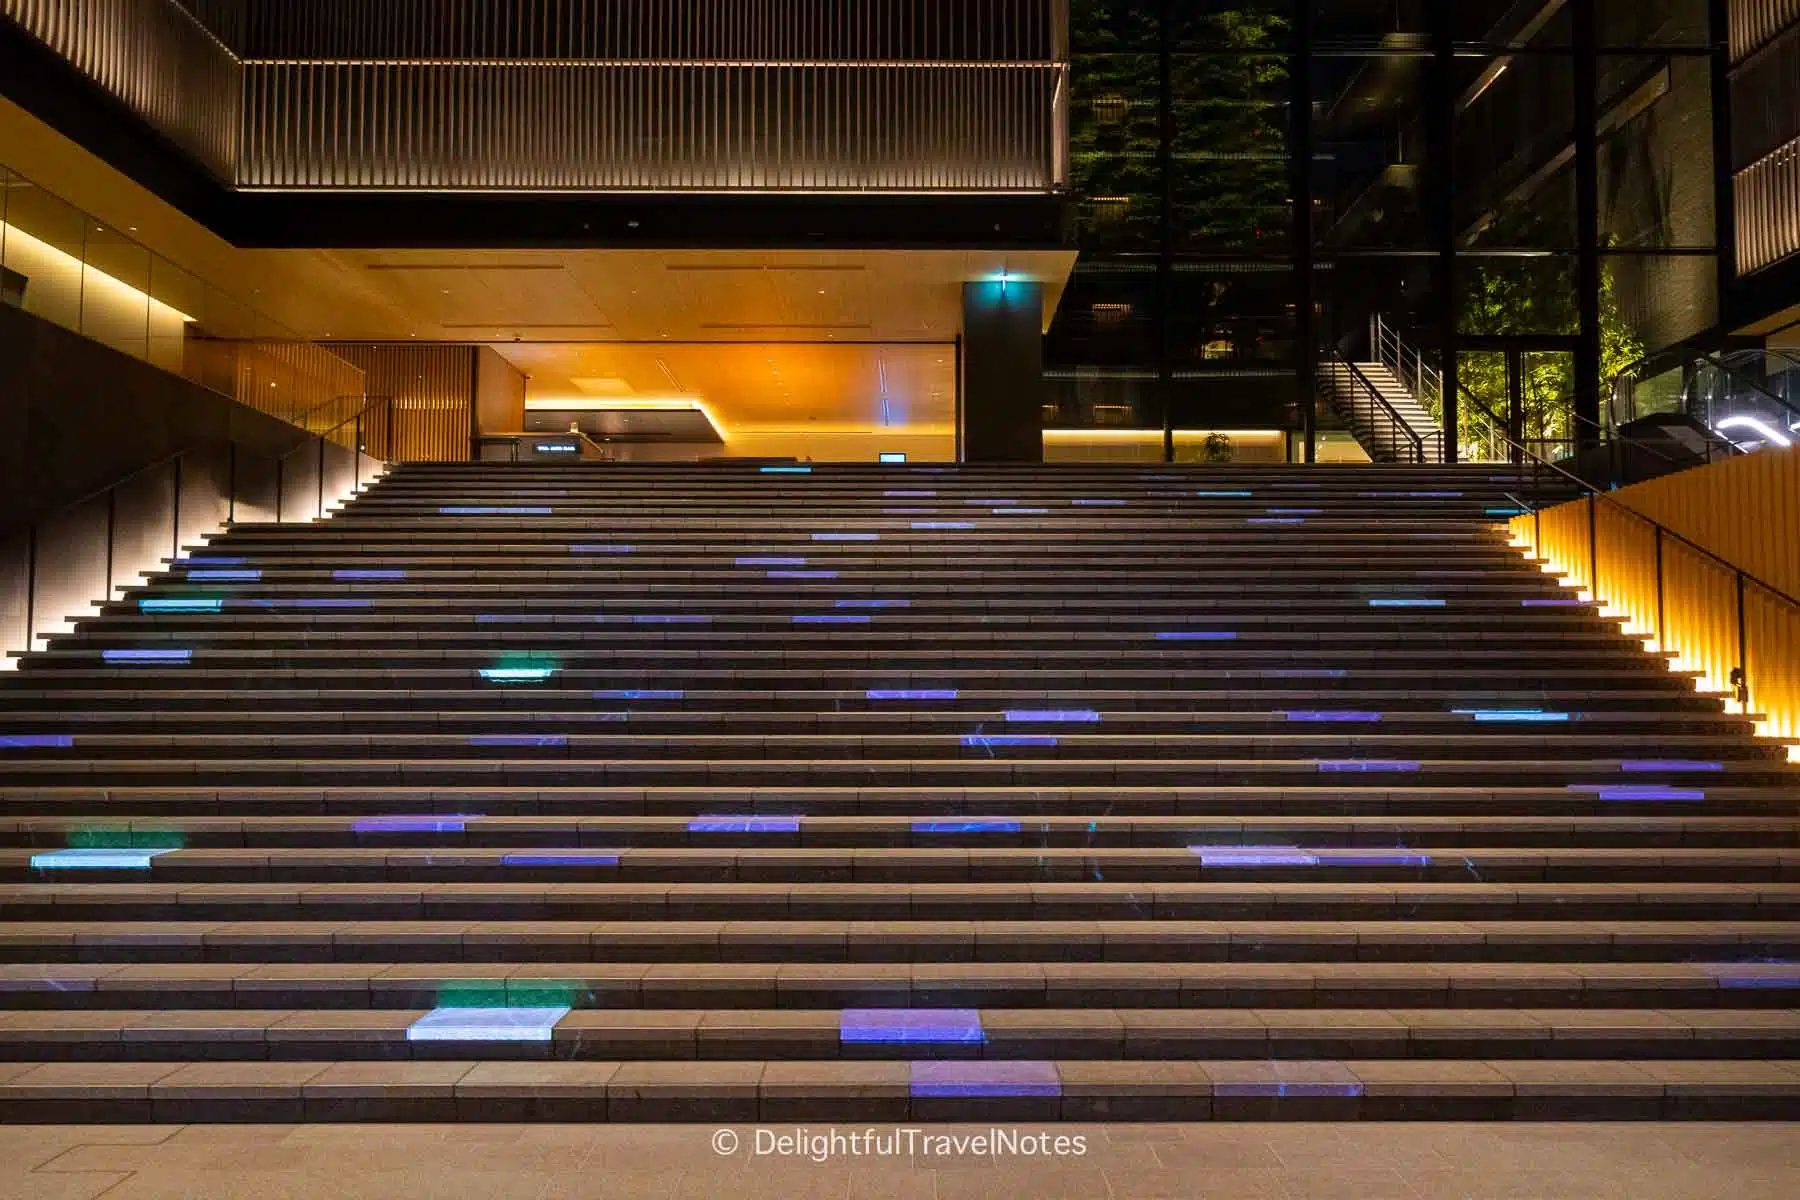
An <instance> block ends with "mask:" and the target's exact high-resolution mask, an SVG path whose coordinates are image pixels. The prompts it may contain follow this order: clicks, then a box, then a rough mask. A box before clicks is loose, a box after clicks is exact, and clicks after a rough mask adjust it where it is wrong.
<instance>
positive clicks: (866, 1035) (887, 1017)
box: [838, 1008, 987, 1046]
mask: <svg viewBox="0 0 1800 1200" xmlns="http://www.w3.org/2000/svg"><path fill="white" fill-rule="evenodd" d="M838 1040H839V1041H841V1042H845V1043H848V1044H852V1045H897V1046H911V1045H929V1044H949V1045H959V1046H968V1045H979V1044H980V1043H982V1042H985V1041H987V1034H986V1033H984V1032H983V1031H982V1028H981V1013H980V1012H978V1011H976V1010H975V1009H972V1008H846V1009H844V1010H843V1011H842V1012H840V1013H839V1014H838Z"/></svg>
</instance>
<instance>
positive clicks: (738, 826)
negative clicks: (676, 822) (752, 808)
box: [688, 813, 800, 833]
mask: <svg viewBox="0 0 1800 1200" xmlns="http://www.w3.org/2000/svg"><path fill="white" fill-rule="evenodd" d="M688 832H689V833H799V832H800V818H799V817H797V816H781V815H779V814H771V815H766V816H765V815H762V814H757V813H751V814H745V815H738V816H732V815H717V816H705V817H695V818H694V819H693V820H691V821H689V822H688Z"/></svg>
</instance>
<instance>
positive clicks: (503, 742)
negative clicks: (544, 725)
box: [469, 733, 569, 747]
mask: <svg viewBox="0 0 1800 1200" xmlns="http://www.w3.org/2000/svg"><path fill="white" fill-rule="evenodd" d="M568 744H569V739H568V738H567V737H565V736H563V735H562V734H559V733H546V734H531V733H478V734H475V735H474V736H472V737H471V738H469V745H471V746H535V747H551V746H567V745H568Z"/></svg>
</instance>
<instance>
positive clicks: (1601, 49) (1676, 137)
mask: <svg viewBox="0 0 1800 1200" xmlns="http://www.w3.org/2000/svg"><path fill="white" fill-rule="evenodd" d="M1722 8H1723V5H1721V4H1719V3H1717V0H1457V2H1456V3H1454V4H1446V3H1433V2H1431V0H1244V2H1240V3H1196V2H1193V0H1188V2H1186V3H1168V2H1164V0H1074V4H1073V6H1072V14H1071V19H1072V37H1071V41H1072V48H1073V59H1074V68H1073V80H1072V83H1073V102H1072V109H1071V125H1072V188H1073V190H1074V193H1075V206H1076V214H1077V215H1076V220H1077V222H1078V229H1077V236H1078V244H1079V245H1080V248H1081V259H1080V262H1079V264H1078V265H1077V267H1076V273H1075V277H1074V279H1073V280H1072V282H1071V286H1070V289H1069V292H1068V294H1067V296H1066V297H1065V299H1064V301H1063V305H1062V308H1061V310H1060V312H1059V314H1058V316H1057V320H1056V322H1055V325H1054V327H1053V329H1052V332H1051V338H1050V343H1049V346H1048V348H1047V356H1046V358H1047V363H1048V365H1049V374H1050V392H1049V394H1050V396H1051V403H1050V406H1049V408H1048V410H1047V412H1046V426H1047V427H1049V428H1051V429H1053V430H1054V429H1058V428H1062V429H1065V430H1073V429H1088V430H1094V429H1098V430H1118V431H1127V430H1131V431H1137V432H1136V433H1134V434H1129V435H1128V434H1125V433H1123V432H1120V433H1116V434H1112V435H1110V436H1114V437H1121V438H1129V439H1130V440H1133V441H1134V442H1135V443H1137V444H1139V445H1142V444H1144V443H1145V442H1146V440H1149V441H1151V442H1153V441H1154V438H1153V437H1152V436H1151V435H1152V434H1154V435H1160V436H1161V437H1162V446H1161V447H1160V449H1161V451H1162V453H1161V454H1160V455H1157V457H1165V456H1167V457H1180V458H1188V457H1195V456H1197V455H1202V454H1204V449H1203V447H1202V448H1200V449H1196V446H1195V445H1193V444H1190V443H1189V440H1188V439H1184V438H1181V437H1179V436H1170V435H1171V433H1173V432H1175V431H1185V430H1226V431H1230V430H1246V431H1247V430H1255V429H1265V430H1266V429H1278V430H1282V431H1284V432H1286V433H1287V434H1288V435H1289V436H1290V440H1291V453H1292V455H1293V457H1295V458H1300V457H1304V456H1306V455H1308V453H1309V452H1310V449H1311V445H1312V444H1313V443H1316V442H1320V441H1323V443H1325V444H1326V445H1327V447H1329V446H1330V445H1331V444H1332V443H1333V441H1334V439H1336V440H1341V439H1342V437H1343V435H1341V434H1335V433H1334V426H1335V424H1336V422H1335V421H1334V418H1333V414H1332V412H1331V405H1330V403H1329V401H1328V399H1325V398H1318V397H1317V393H1316V392H1315V388H1314V383H1315V380H1316V378H1317V370H1318V368H1317V363H1318V360H1319V357H1320V356H1323V355H1330V354H1338V355H1341V356H1342V357H1344V358H1346V359H1348V360H1350V361H1354V362H1368V361H1372V360H1386V361H1387V362H1388V364H1389V365H1390V366H1391V367H1393V368H1395V374H1396V375H1397V376H1399V377H1400V378H1402V379H1403V380H1404V381H1405V383H1406V384H1407V385H1408V388H1409V390H1410V391H1412V392H1413V393H1414V395H1415V398H1416V399H1418V400H1420V401H1421V403H1423V404H1424V406H1425V407H1426V408H1427V409H1428V410H1429V411H1430V412H1431V414H1432V417H1433V418H1434V420H1436V421H1438V422H1440V423H1441V424H1442V425H1443V426H1444V428H1445V429H1446V431H1447V432H1448V433H1449V434H1450V436H1449V437H1448V438H1447V439H1446V441H1447V444H1449V445H1452V446H1454V448H1455V452H1456V454H1457V456H1458V457H1470V456H1474V457H1493V456H1503V455H1504V453H1505V452H1506V451H1507V445H1506V439H1507V438H1508V437H1510V438H1511V439H1512V440H1513V441H1519V440H1528V441H1530V442H1533V443H1536V445H1535V446H1534V448H1535V449H1539V450H1541V452H1544V453H1547V454H1551V455H1562V454H1567V453H1570V452H1572V450H1573V449H1574V448H1575V447H1576V445H1577V444H1578V443H1579V442H1581V441H1584V440H1586V439H1588V438H1591V437H1598V436H1599V434H1600V424H1599V423H1600V422H1601V421H1602V418H1603V412H1602V405H1601V402H1600V398H1601V396H1602V395H1603V394H1605V392H1606V390H1607V388H1608V386H1609V382H1610V380H1611V378H1612V377H1613V376H1614V375H1617V374H1618V373H1620V372H1621V371H1623V370H1625V369H1626V368H1627V367H1628V366H1630V365H1631V364H1632V363H1634V362H1635V361H1637V360H1638V359H1641V358H1642V357H1644V356H1645V355H1647V354H1650V353H1654V352H1657V351H1659V350H1662V349H1665V348H1667V347H1669V346H1671V345H1674V344H1676V343H1679V342H1682V341H1684V340H1687V339H1691V338H1694V337H1696V336H1697V335H1702V334H1705V333H1707V332H1709V331H1711V330H1713V329H1714V327H1715V326H1716V324H1717V322H1718V305H1719V290H1720V268H1719V261H1720V240H1721V239H1720V237H1719V234H1718V219H1717V218H1718V213H1719V211H1720V207H1721V205H1720V200H1721V197H1722V196H1727V195H1728V194H1729V193H1728V192H1726V191H1724V190H1723V189H1724V187H1725V186H1726V185H1724V184H1723V183H1722V182H1721V174H1720V170H1719V168H1720V167H1722V166H1723V165H1724V164H1723V163H1722V162H1721V161H1719V160H1718V159H1717V157H1716V156H1715V153H1714V146H1715V143H1716V136H1717V129H1718V128H1719V125H1718V123H1717V122H1715V121H1714V115H1715V96H1717V95H1719V94H1720V91H1721V87H1722V81H1723V78H1724V74H1723V71H1722V69H1721V64H1722V61H1723V49H1722V47H1723V39H1724V30H1723V28H1722V24H1723V23H1722V20H1721V19H1720V18H1719V13H1718V10H1720V9H1722ZM1296 197H1304V202H1303V203H1298V204H1297V203H1296V202H1295V198H1296ZM1053 436H1054V435H1053ZM1068 436H1074V435H1072V434H1071V435H1068ZM1216 449H1217V448H1216V447H1215V450H1216Z"/></svg>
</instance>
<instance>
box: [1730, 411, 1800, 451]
mask: <svg viewBox="0 0 1800 1200" xmlns="http://www.w3.org/2000/svg"><path fill="white" fill-rule="evenodd" d="M1727 429H1748V430H1749V431H1750V432H1751V433H1754V434H1755V435H1756V436H1757V437H1759V438H1761V439H1762V440H1763V441H1765V442H1767V443H1769V445H1771V446H1779V447H1781V448H1782V449H1783V450H1785V449H1787V448H1788V447H1789V446H1792V445H1793V444H1794V442H1793V439H1792V438H1790V437H1788V436H1787V435H1785V434H1783V433H1781V432H1780V431H1779V430H1777V429H1774V428H1771V427H1770V426H1768V425H1765V424H1764V423H1763V422H1761V421H1759V420H1757V419H1756V418H1755V417H1726V418H1725V419H1724V420H1723V421H1720V422H1719V423H1718V424H1717V425H1714V426H1713V430H1714V432H1717V433H1724V432H1725V431H1726V430H1727ZM1734 440H1735V439H1734Z"/></svg>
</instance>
